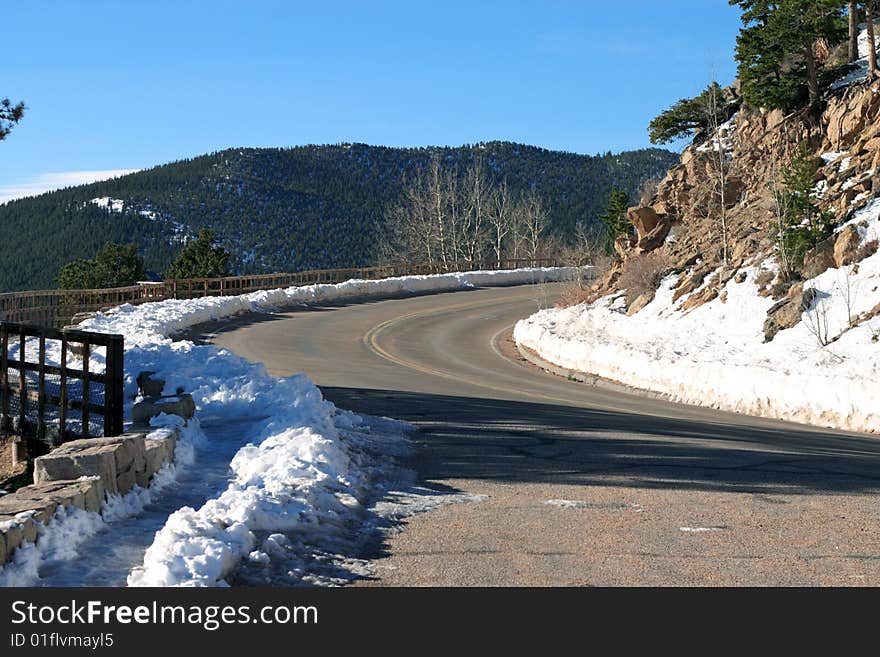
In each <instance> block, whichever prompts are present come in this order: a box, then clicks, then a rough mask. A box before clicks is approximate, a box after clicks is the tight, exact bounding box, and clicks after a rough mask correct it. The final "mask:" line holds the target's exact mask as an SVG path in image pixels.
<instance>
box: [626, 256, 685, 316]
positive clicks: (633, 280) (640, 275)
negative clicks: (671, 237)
mask: <svg viewBox="0 0 880 657" xmlns="http://www.w3.org/2000/svg"><path fill="white" fill-rule="evenodd" d="M671 267H672V265H671V263H670V260H669V256H668V255H666V253H664V252H663V251H652V252H651V253H642V254H640V255H637V256H634V257H632V258H629V259H628V260H626V261H625V262H624V263H623V270H622V271H621V272H620V278H619V279H618V281H617V287H618V288H619V289H624V288H626V302H627V305H628V304H630V303H632V302H633V301H635V300H636V299H638V298H639V297H640V296H641V295H642V294H644V293H646V292H653V291H654V290H656V289H657V286H658V285H660V281H661V280H662V279H663V277H664V276H665V275H666V274H667V273H669V270H670V269H671Z"/></svg>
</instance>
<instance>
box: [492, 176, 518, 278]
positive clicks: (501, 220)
mask: <svg viewBox="0 0 880 657" xmlns="http://www.w3.org/2000/svg"><path fill="white" fill-rule="evenodd" d="M512 205H513V204H512V202H511V199H510V191H509V190H508V188H507V180H504V181H503V182H502V183H501V184H500V185H498V186H497V187H496V188H495V189H494V190H493V193H492V212H491V214H490V215H489V225H490V226H491V230H492V249H493V251H494V252H495V266H496V267H498V268H499V269H500V268H501V260H502V259H503V258H504V248H505V247H506V246H507V236H508V234H509V233H510V231H511V228H512V224H513V218H512V215H513V207H512Z"/></svg>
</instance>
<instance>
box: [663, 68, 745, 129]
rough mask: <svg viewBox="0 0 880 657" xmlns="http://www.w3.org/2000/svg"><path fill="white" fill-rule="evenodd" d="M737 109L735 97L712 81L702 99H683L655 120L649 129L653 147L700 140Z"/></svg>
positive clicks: (700, 96) (697, 97)
mask: <svg viewBox="0 0 880 657" xmlns="http://www.w3.org/2000/svg"><path fill="white" fill-rule="evenodd" d="M737 107H738V102H737V101H736V100H735V99H734V98H733V97H732V95H731V94H730V93H729V92H728V91H726V90H724V89H722V88H721V87H720V86H719V85H718V83H717V82H714V81H713V82H712V83H711V84H709V86H708V87H706V88H705V89H704V90H703V91H702V92H701V93H700V95H698V96H696V97H694V98H682V99H681V100H679V101H678V102H677V103H675V104H674V105H673V106H672V107H670V108H669V109H667V110H665V111H663V112H661V113H660V114H659V115H658V116H656V117H655V118H654V119H653V120H652V121H651V123H650V124H649V125H648V135H649V137H650V139H651V143H653V144H666V143H669V142H671V141H675V140H676V139H683V138H685V137H693V136H698V135H699V134H701V133H705V132H706V131H707V130H708V129H709V128H711V127H712V126H713V123H715V122H720V123H724V122H725V121H727V119H729V118H730V117H731V116H733V114H734V113H735V112H736V109H737Z"/></svg>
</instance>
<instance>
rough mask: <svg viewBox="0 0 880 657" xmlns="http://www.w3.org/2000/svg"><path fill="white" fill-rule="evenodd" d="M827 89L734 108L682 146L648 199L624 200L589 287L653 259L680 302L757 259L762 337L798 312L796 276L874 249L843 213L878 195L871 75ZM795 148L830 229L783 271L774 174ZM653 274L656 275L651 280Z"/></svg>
mask: <svg viewBox="0 0 880 657" xmlns="http://www.w3.org/2000/svg"><path fill="white" fill-rule="evenodd" d="M826 93H827V95H826V98H825V105H824V109H823V111H821V113H820V114H819V115H816V114H812V115H808V114H804V113H795V114H791V115H788V116H784V115H783V114H782V112H780V111H778V110H777V111H771V112H767V111H760V110H754V109H741V110H740V111H739V112H738V113H737V114H736V115H735V116H734V118H733V119H731V120H730V121H728V122H727V123H725V124H724V125H721V126H719V127H718V129H717V130H716V131H715V132H714V133H713V134H712V135H710V136H709V138H708V139H705V140H704V141H703V142H702V143H699V144H696V143H695V144H693V145H691V146H689V147H688V148H687V149H685V150H684V152H683V153H682V156H681V161H680V163H679V164H678V165H677V166H675V167H673V168H672V169H671V170H669V172H668V173H667V175H666V177H665V178H664V179H663V180H662V182H661V183H660V184H659V186H658V188H657V190H656V193H655V195H654V196H653V198H652V199H651V200H650V202H649V203H648V204H646V205H644V206H641V207H635V208H630V210H629V212H628V217H629V219H630V222H631V223H632V225H633V227H634V232H633V234H632V235H631V236H628V237H623V238H619V239H618V240H617V243H616V244H615V249H616V252H617V253H616V259H615V262H614V263H613V265H612V267H611V269H610V270H609V271H608V273H607V274H606V275H605V276H604V278H602V279H601V280H600V281H599V282H597V283H596V284H595V285H594V286H593V289H592V293H593V296H594V298H599V297H602V296H605V295H607V294H609V293H613V292H615V291H617V290H620V289H622V288H624V287H629V288H635V286H633V285H632V278H633V277H632V275H629V276H628V275H627V272H628V271H630V273H631V271H632V270H650V269H656V268H662V269H663V273H669V272H674V273H677V274H678V278H677V283H676V286H675V294H674V299H675V301H677V302H679V300H680V302H679V306H678V308H679V309H684V310H687V309H689V308H693V307H696V306H699V305H701V304H703V303H706V302H707V301H710V300H712V299H715V298H716V297H718V296H719V294H721V292H722V289H723V288H724V286H725V284H726V283H727V281H729V280H730V279H734V278H741V279H744V278H745V275H746V274H745V271H744V269H745V268H747V267H761V268H763V269H764V270H765V271H763V272H762V275H761V277H759V279H758V280H759V281H760V289H759V293H760V294H761V295H766V296H771V297H773V298H774V299H777V300H779V303H777V304H775V305H774V306H772V307H771V308H770V310H769V311H768V317H767V320H766V324H765V337H766V339H768V340H770V339H772V338H773V336H774V335H775V333H776V332H777V331H778V330H780V329H784V328H786V324H787V323H788V324H789V325H790V323H791V322H796V321H797V320H798V319H799V318H800V311H801V310H802V309H803V308H804V307H805V304H804V299H803V295H804V290H803V282H802V281H804V280H806V279H810V278H813V277H815V276H818V275H819V274H821V273H822V272H823V271H824V270H826V269H828V268H830V267H840V266H842V265H849V264H853V263H857V262H858V261H859V260H861V259H864V258H866V257H868V256H870V255H871V254H872V253H874V252H875V251H876V250H877V240H876V236H874V238H873V239H865V237H866V236H865V234H864V232H865V227H864V226H860V225H858V224H857V223H852V222H850V221H849V220H850V219H851V217H852V216H853V215H854V213H856V212H857V211H858V210H860V209H861V208H863V207H864V206H865V205H867V204H868V203H869V202H870V201H871V200H872V199H874V198H875V197H878V196H880V81H874V82H872V83H868V82H866V81H862V82H860V83H855V84H851V85H849V86H842V87H841V88H838V89H833V88H832V89H829V90H828V91H827V92H826ZM796 155H798V156H800V157H807V158H812V159H814V160H815V164H816V173H815V177H814V182H815V187H814V188H813V191H812V194H813V197H814V198H815V201H816V204H817V205H818V206H819V207H820V208H821V209H822V210H827V217H828V218H829V220H830V224H831V230H829V233H830V235H829V236H828V237H827V238H825V239H823V240H822V241H821V242H819V243H818V244H816V245H815V246H813V248H812V249H810V250H809V251H808V252H807V253H806V256H805V257H804V258H803V261H802V262H801V261H800V259H799V260H798V262H797V263H794V265H793V266H792V267H787V268H784V269H785V270H784V271H783V268H781V267H780V266H779V259H780V244H779V242H780V240H779V235H780V208H779V195H778V189H779V185H780V180H779V178H780V171H781V170H783V169H784V167H785V166H786V165H787V164H788V163H789V162H791V161H792V158H794V157H795V156H796ZM725 237H726V239H725ZM649 259H650V262H649ZM660 278H661V276H659V275H656V273H655V275H654V276H653V279H652V280H653V281H654V283H655V285H653V287H656V283H657V282H659V280H660ZM652 298H653V289H648V290H647V291H645V290H644V289H629V290H628V293H627V295H626V303H627V306H628V312H629V314H634V313H635V312H638V311H639V310H640V309H641V308H643V307H644V306H645V305H647V303H649V302H650V301H651V299H652ZM722 301H723V299H722ZM786 303H788V305H789V312H788V313H786V312H783V311H784V310H785V306H786ZM878 310H880V309H877V308H875V314H876V311H878ZM780 313H781V314H780ZM787 315H788V316H790V319H789V320H786V319H785V317H786V316H787ZM774 317H775V319H774ZM865 319H867V317H861V318H854V321H855V322H859V321H864V320H865Z"/></svg>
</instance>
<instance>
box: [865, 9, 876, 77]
mask: <svg viewBox="0 0 880 657" xmlns="http://www.w3.org/2000/svg"><path fill="white" fill-rule="evenodd" d="M873 5H874V0H867V2H865V21H866V22H867V23H868V79H871V80H873V79H874V78H875V77H877V42H876V41H874V6H873Z"/></svg>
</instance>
